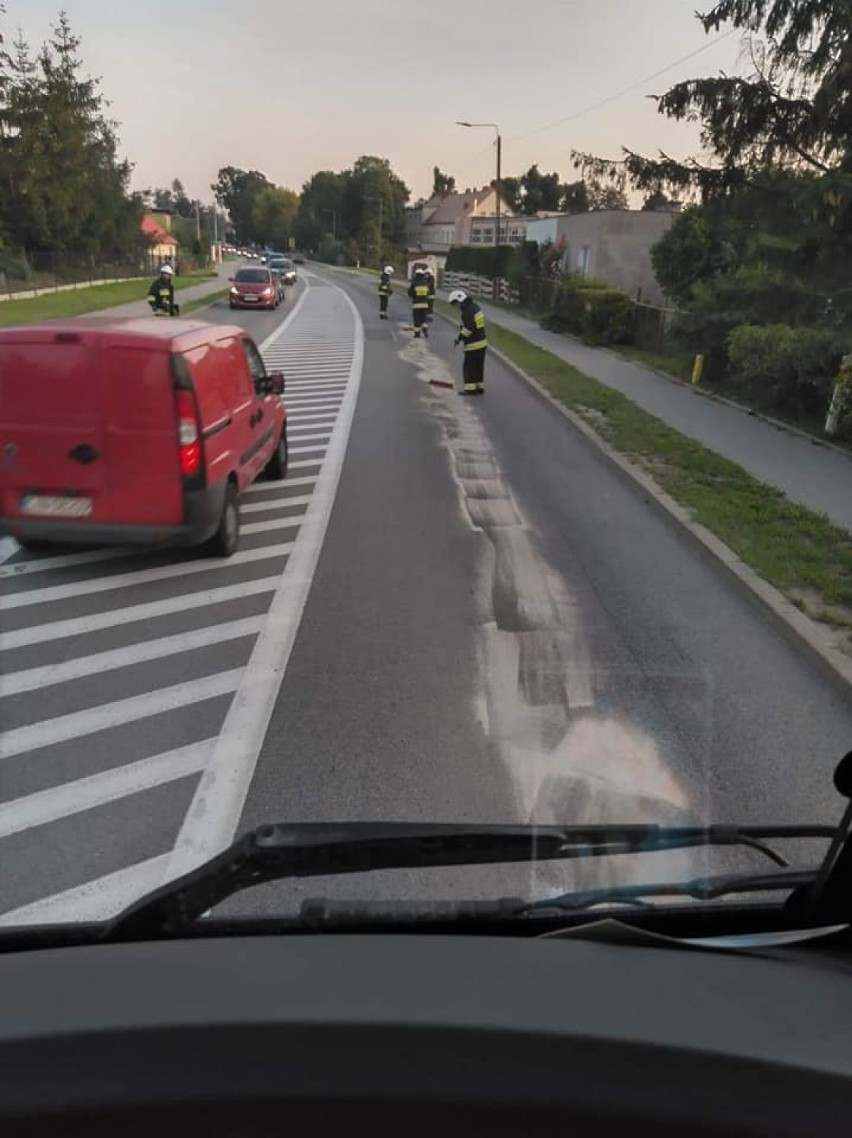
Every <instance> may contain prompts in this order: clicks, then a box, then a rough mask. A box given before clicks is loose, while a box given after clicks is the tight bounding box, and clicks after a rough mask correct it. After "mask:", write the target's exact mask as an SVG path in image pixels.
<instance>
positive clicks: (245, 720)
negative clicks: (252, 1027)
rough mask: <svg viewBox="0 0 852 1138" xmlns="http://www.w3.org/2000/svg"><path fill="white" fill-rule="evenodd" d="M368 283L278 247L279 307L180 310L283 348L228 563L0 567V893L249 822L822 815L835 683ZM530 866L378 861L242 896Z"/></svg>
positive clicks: (156, 875)
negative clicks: (327, 878) (277, 436)
mask: <svg viewBox="0 0 852 1138" xmlns="http://www.w3.org/2000/svg"><path fill="white" fill-rule="evenodd" d="M391 305H392V308H391V315H392V319H391V320H390V321H388V322H380V321H379V320H378V313H377V304H376V295H375V286H374V282H371V281H359V280H355V279H352V278H350V277H344V276H343V275H341V274H333V273H331V272H328V271H324V272H320V271H319V270H313V269H308V270H307V271H306V272H305V274H304V281H303V284H302V285H301V286H300V288H299V290H298V293H297V295H296V296H294V297H292V298H291V299H290V300H288V303H287V306H286V307H285V308H284V309H281V310H279V312H277V313H274V314H269V315H268V316H267V315H263V314H260V313H231V312H229V311H228V309H227V307H226V306H224V305H220V306H217V307H215V308H212V309H209V310H207V313H206V316H207V318H209V319H214V320H217V321H224V322H230V321H238V322H239V323H241V324H242V325H243V326H245V327H248V328H250V329H251V330H252V331H253V332H254V334H255V335H256V338H257V339H258V341H259V342H262V346H263V350H264V355H265V357H266V359H267V362H268V364H269V365H270V366H275V367H278V366H281V367H283V369H284V370H285V372H286V374H287V395H286V398H287V402H288V408H289V412H290V416H291V420H290V421H291V435H290V439H291V468H290V473H289V475H288V477H287V479H285V480H284V481H282V482H281V483H277V484H270V483H258V484H257V485H256V486H255V487H254V488H252V490H251V492H250V493H249V494H247V495H246V497H245V500H244V506H243V510H244V513H243V523H244V531H243V532H244V537H243V541H242V544H241V548H240V551H239V553H238V554H237V555H236V556H235V557H234V558H232V559H231V560H230V561H229V562H215V561H209V560H208V561H204V560H200V559H199V558H198V557H197V556H194V555H193V554H191V553H179V554H174V553H172V554H150V553H139V552H131V551H116V550H106V551H104V550H91V551H79V550H71V551H68V550H59V551H56V552H55V553H53V554H51V555H48V556H44V557H41V558H35V557H32V556H30V555H28V554H24V553H23V552H21V551H18V552H14V553H12V555H11V556H10V557H9V558H8V560H6V561H5V564H3V565H2V566H0V587H2V591H3V601H4V603H3V615H2V629H0V651H2V659H3V676H2V683H0V715H2V725H3V738H2V747H0V865H2V867H3V869H2V874H0V914H2V915H0V921H3V922H5V923H6V924H14V923H19V922H31V921H45V920H67V919H82V918H89V917H93V918H94V917H101V916H105V915H108V914H110V913H112V912H115V911H116V910H117V909H118V908H119V907H120V906H121V905H123V904H126V903H127V902H128V901H129V900H131V899H133V898H134V897H136V896H138V895H139V894H140V893H141V892H143V891H144V890H146V889H149V888H152V887H154V886H156V885H158V884H160V883H161V882H162V881H163V880H165V879H167V878H169V877H170V876H173V875H175V874H177V873H180V872H182V871H184V870H186V869H188V868H191V867H192V866H193V865H195V864H197V862H198V861H199V860H200V859H201V858H202V857H204V856H207V855H209V854H211V853H213V852H216V851H217V850H218V849H220V848H221V847H222V846H223V845H224V844H225V843H226V842H227V841H228V840H229V839H230V838H231V837H232V836H233V835H234V834H235V833H239V832H242V831H243V830H244V829H246V828H247V827H249V826H255V825H258V824H259V823H261V822H264V821H270V820H275V821H283V822H287V821H293V820H323V821H326V820H335V821H338V820H350V819H353V820H354V819H370V820H375V819H398V820H434V821H454V822H459V821H467V822H486V821H500V822H511V821H519V820H523V821H529V820H536V821H541V822H547V821H551V820H555V819H558V820H561V821H565V822H572V821H578V822H579V821H582V822H598V821H600V822H603V821H613V820H615V821H651V822H667V821H675V820H676V821H681V820H685V819H686V820H713V821H718V822H733V821H742V822H755V821H767V820H770V821H783V822H796V821H834V820H835V819H836V818H837V817H838V816H839V806H840V804H839V802H838V801H837V799H836V797H835V795H834V793H833V791H832V789H831V781H830V777H831V771H832V768H833V765H834V764H835V762H836V761H837V759H838V758H839V757H840V755H841V754H842V753H843V752H844V751H845V750H848V749H849V746H850V741H852V705H850V701H849V699H848V696H847V695H845V694H844V693H842V692H840V691H838V690H837V689H835V688H833V687H831V686H830V685H828V684H827V682H826V681H825V680H824V679H823V678H822V677H821V676H820V675H818V674H817V673H816V671H815V670H814V668H813V667H812V666H811V664H810V662H809V661H808V659H806V658H805V657H804V656H802V655H801V654H800V653H799V652H798V650H797V649H796V648H795V647H794V646H793V645H792V644H791V643H790V642H789V641H788V640H787V639H785V638H784V637H783V636H782V635H781V634H780V633H779V631H778V630H777V629H776V627H775V626H774V625H772V624H771V623H769V621H768V619H767V618H766V617H765V616H764V614H763V613H762V611H760V610H759V609H757V608H755V607H754V606H753V604H752V603H751V602H750V601H749V599H748V598H747V597H746V596H745V595H744V594H743V593H742V592H741V591H740V590H739V589H738V588H737V587H736V586H735V584H734V583H732V582H731V581H730V580H729V578H728V577H727V576H725V575H724V574H722V573H721V572H720V571H719V570H718V569H717V568H716V566H715V565H714V564H712V563H710V562H709V561H707V560H706V559H705V558H704V556H703V555H702V554H701V553H700V552H699V551H698V550H697V549H696V548H694V547H693V546H692V545H691V544H690V543H689V542H687V541H685V540H684V537H683V535H682V534H681V533H680V531H679V530H678V529H677V528H676V527H675V526H674V524H673V523H671V522H670V521H669V520H667V519H665V518H663V517H661V516H660V514H659V513H658V512H657V511H656V510H655V509H654V508H653V507H652V506H651V505H650V504H649V503H647V502H646V501H645V500H644V498H643V495H642V493H641V492H640V491H638V490H637V489H636V488H635V487H634V486H633V485H632V484H630V483H629V482H627V481H625V479H624V476H623V475H621V474H620V473H619V472H618V471H616V470H614V469H613V468H612V467H611V466H610V465H609V464H608V462H607V461H606V459H605V458H603V457H602V456H601V455H600V454H599V453H598V452H596V451H595V450H594V448H593V447H592V446H591V445H590V444H589V443H588V441H587V440H585V439H584V438H583V437H582V436H580V435H578V434H577V433H576V432H575V431H574V429H573V428H572V427H571V425H570V424H569V423H568V422H567V421H566V420H565V419H564V418H563V417H562V416H560V415H559V414H558V413H557V412H556V411H555V410H554V409H553V408H552V407H551V406H550V405H549V404H547V403H546V402H545V401H543V400H542V399H540V398H539V397H538V396H537V395H536V394H535V393H534V392H533V391H531V390H530V389H529V388H528V387H527V386H525V385H524V384H523V383H522V382H521V381H520V380H518V379H517V378H516V377H515V376H514V375H512V374H511V373H509V372H508V371H507V370H506V369H504V368H503V367H502V366H501V365H500V364H499V363H498V362H497V361H495V360H490V361H489V365H488V393H487V395H486V397H485V398H484V399H482V400H473V401H471V400H464V399H460V398H459V397H458V396H457V395H456V393H455V392H454V391H450V390H447V389H445V388H439V387H432V386H430V385H429V384H428V382H427V380H428V379H430V378H433V379H434V378H439V379H444V380H446V379H447V378H448V377H449V376H451V375H452V374H453V373H452V369H456V371H457V370H458V368H459V366H460V361H459V359H458V357H455V358H454V357H453V351H452V338H453V330H452V329H451V328H450V327H449V325H447V324H445V323H444V322H443V321H436V323H435V325H434V326H433V333H432V336H431V338H430V340H429V342H428V344H427V343H423V342H414V341H412V339H411V337H410V334H409V332H408V331H406V329H405V327H404V325H405V323H406V321H407V316H408V313H407V312H406V310H405V306H404V303H403V301H402V299H401V298H399V297H394V298H392V301H391ZM282 322H283V323H282ZM697 864H702V863H701V859H696V858H690V859H688V865H687V862H686V861H684V862H683V863H681V862H678V861H676V860H672V859H671V857H670V856H669V859H668V860H667V861H666V862H664V863H663V868H662V869H661V868H660V863H659V862H658V863H657V866H656V869H655V871H654V872H655V873H656V874H657V875H659V872H664V873H665V875H666V876H670V875H671V873H672V871H673V867H674V866H675V865H678V866H681V867H682V869H683V871H684V872H685V871H687V870H689V871H694V869H695V867H696V865H697ZM748 864H749V865H752V864H755V866H760V867H761V868H763V866H762V864H761V863H760V862H757V863H752V862H749V863H748ZM646 871H647V867H646ZM581 879H582V875H580V877H571V879H570V880H571V881H574V880H581ZM545 884H547V885H548V886H552V885H553V871H552V870H551V871H550V873H549V874H548V873H546V872H542V873H540V874H538V873H537V872H535V871H534V872H531V873H529V874H526V873H521V872H520V871H511V872H509V871H506V872H505V873H504V872H503V871H502V870H499V871H498V870H493V871H492V870H488V871H486V870H480V871H476V872H470V873H462V872H455V871H452V872H451V871H441V872H440V873H439V872H438V871H433V872H432V873H430V874H423V873H421V874H419V875H415V874H378V875H371V876H368V877H360V878H357V879H356V878H347V879H344V880H343V881H339V882H331V883H330V882H323V881H319V882H309V883H307V885H302V884H301V883H300V884H299V885H298V886H293V885H292V884H291V883H287V884H286V885H275V886H267V887H264V888H263V889H259V890H256V891H253V892H252V893H250V894H245V895H244V896H243V897H241V898H240V900H239V902H238V907H239V908H240V910H241V911H248V912H270V911H281V910H282V909H289V908H291V907H292V905H293V904H295V903H298V901H299V900H300V899H301V898H302V897H304V896H314V895H317V894H327V893H335V894H337V895H338V896H346V895H348V896H355V897H371V896H383V897H388V896H406V895H409V896H410V895H412V893H414V894H416V895H419V896H423V895H426V894H432V895H436V896H461V895H465V894H468V895H469V894H474V895H478V896H481V895H494V893H495V890H496V892H497V894H498V895H503V894H504V893H505V892H506V891H512V892H516V891H517V890H519V889H520V890H521V891H523V890H524V889H527V888H535V887H536V886H537V885H541V886H544V885H545Z"/></svg>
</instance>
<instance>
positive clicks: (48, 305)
mask: <svg viewBox="0 0 852 1138" xmlns="http://www.w3.org/2000/svg"><path fill="white" fill-rule="evenodd" d="M208 275H209V274H208V273H207V271H206V270H204V271H202V272H201V273H198V274H192V273H189V274H187V275H186V276H180V277H175V289H176V290H179V289H182V288H189V287H191V286H192V285H197V284H198V283H199V280H200V279H206V278H207V277H208ZM148 284H149V280H148V278H147V277H144V278H140V279H139V280H135V281H121V282H120V283H119V284H107V285H91V286H89V287H88V288H78V289H68V290H67V291H65V292H51V293H44V294H43V295H42V296H33V297H30V298H29V299H27V300H7V301H4V302H2V303H0V327H4V328H5V327H8V326H9V325H10V324H28V323H30V322H32V321H36V320H55V319H61V318H63V317H67V316H84V315H85V314H86V313H88V312H99V311H100V310H101V309H102V308H114V307H115V306H116V305H119V304H128V303H129V302H130V301H132V300H144V299H145V294H146V292H147V291H148Z"/></svg>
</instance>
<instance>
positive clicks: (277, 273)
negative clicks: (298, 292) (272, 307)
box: [269, 265, 286, 301]
mask: <svg viewBox="0 0 852 1138" xmlns="http://www.w3.org/2000/svg"><path fill="white" fill-rule="evenodd" d="M269 271H270V272H271V273H272V276H273V277H274V279H275V287H276V288H277V289H278V299H279V301H282V300H285V299H286V288H285V286H284V277H283V276H282V274H281V270H280V269H276V268H275V266H274V265H270V266H269Z"/></svg>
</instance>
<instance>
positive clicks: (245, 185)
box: [211, 166, 271, 243]
mask: <svg viewBox="0 0 852 1138" xmlns="http://www.w3.org/2000/svg"><path fill="white" fill-rule="evenodd" d="M269 185H271V183H270V182H269V179H268V178H267V177H266V175H265V174H261V173H260V171H259V170H240V169H239V168H238V167H235V166H223V167H222V168H221V170H220V171H219V175H218V177H217V179H216V182H215V183H214V184H213V186H212V187H211V189H212V190H213V193H214V195H215V197H216V201H217V202H218V203H219V205H221V206H224V208H225V209H226V210H227V211H228V215H229V217H230V219H231V223H232V225H233V227H234V231H235V233H236V236H237V240H238V241H241V242H249V243H250V242H253V241H254V240H255V239H256V238H255V234H254V207H255V203H256V201H257V198H258V195H259V194H260V192H261V190H263V189H265V188H266V187H267V186H269Z"/></svg>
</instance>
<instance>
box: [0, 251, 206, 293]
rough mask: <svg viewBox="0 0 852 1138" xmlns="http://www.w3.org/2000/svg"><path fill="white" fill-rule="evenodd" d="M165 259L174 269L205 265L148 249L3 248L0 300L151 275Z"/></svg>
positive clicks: (186, 269)
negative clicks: (96, 252) (96, 253)
mask: <svg viewBox="0 0 852 1138" xmlns="http://www.w3.org/2000/svg"><path fill="white" fill-rule="evenodd" d="M167 260H168V261H169V262H170V263H171V265H172V267H173V268H174V269H175V271H176V272H181V271H182V272H188V271H190V270H192V269H199V268H204V267H205V261H204V258H201V257H193V256H191V255H188V254H183V253H181V254H179V255H178V256H174V257H160V256H157V255H155V254H154V253H153V252H152V251H151V250H148V249H141V250H139V251H138V252H135V253H132V254H129V255H128V254H124V255H115V256H113V257H106V258H93V257H91V256H90V255H88V254H83V253H73V252H70V253H69V252H66V253H30V254H27V255H23V254H15V253H9V252H6V251H3V252H0V300H8V299H9V298H11V297H16V296H20V297H26V296H37V295H39V294H41V293H45V292H60V291H63V290H65V289H73V288H85V287H87V286H89V285H93V284H111V283H115V282H117V281H125V280H137V279H139V278H142V277H152V276H154V275H155V274H156V273H157V271H158V270H159V268H160V267H161V265H162V264H164V263H165V262H166V261H167Z"/></svg>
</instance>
